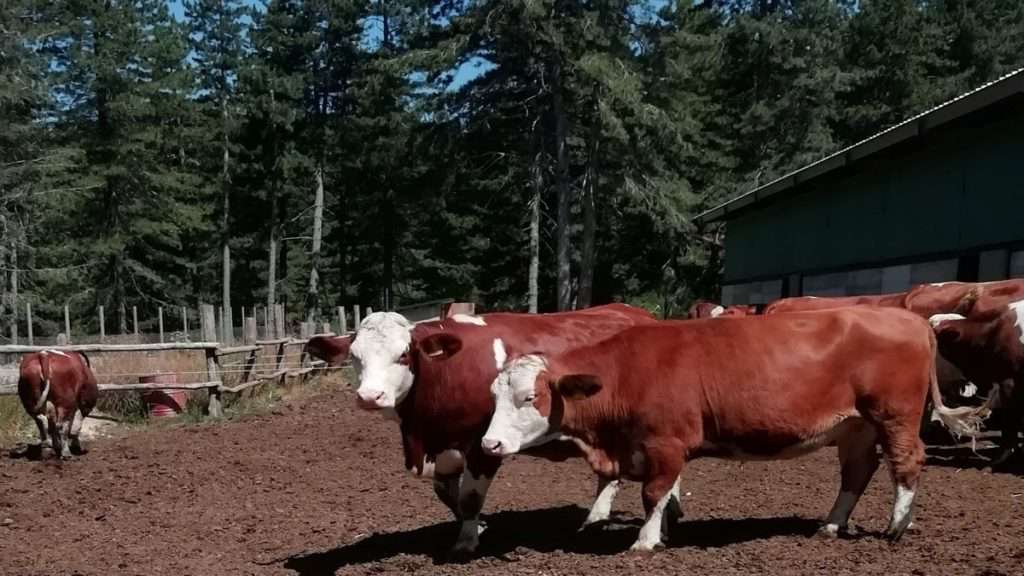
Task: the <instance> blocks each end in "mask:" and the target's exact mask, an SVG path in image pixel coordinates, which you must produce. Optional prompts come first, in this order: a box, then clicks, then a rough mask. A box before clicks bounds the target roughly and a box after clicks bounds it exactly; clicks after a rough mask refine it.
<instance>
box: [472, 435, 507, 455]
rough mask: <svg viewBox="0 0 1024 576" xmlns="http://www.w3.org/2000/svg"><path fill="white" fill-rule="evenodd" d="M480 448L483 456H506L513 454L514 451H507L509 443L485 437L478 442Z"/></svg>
mask: <svg viewBox="0 0 1024 576" xmlns="http://www.w3.org/2000/svg"><path fill="white" fill-rule="evenodd" d="M480 447H481V448H483V451H484V453H485V454H487V455H489V456H502V457H504V456H508V455H509V454H512V453H513V452H515V450H509V443H508V442H504V441H502V440H498V439H496V438H487V437H485V438H484V439H482V440H481V441H480Z"/></svg>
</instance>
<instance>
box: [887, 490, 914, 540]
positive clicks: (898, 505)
mask: <svg viewBox="0 0 1024 576" xmlns="http://www.w3.org/2000/svg"><path fill="white" fill-rule="evenodd" d="M913 504H914V491H913V490H912V489H910V488H907V487H906V486H903V485H902V484H897V485H896V501H895V502H894V503H893V507H892V523H891V524H889V532H902V531H903V530H904V529H906V527H907V526H908V525H909V524H910V509H911V507H912V506H913Z"/></svg>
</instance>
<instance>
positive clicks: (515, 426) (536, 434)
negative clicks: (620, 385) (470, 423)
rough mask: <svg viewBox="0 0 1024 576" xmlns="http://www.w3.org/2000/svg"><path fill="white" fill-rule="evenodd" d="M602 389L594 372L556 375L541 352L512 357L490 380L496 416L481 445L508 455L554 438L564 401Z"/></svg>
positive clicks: (497, 453) (491, 451)
mask: <svg viewBox="0 0 1024 576" xmlns="http://www.w3.org/2000/svg"><path fill="white" fill-rule="evenodd" d="M600 389H601V383H600V381H598V379H597V378H596V377H595V376H590V375H583V374H573V375H568V376H562V377H559V378H556V377H555V376H554V375H553V374H552V373H551V372H549V371H548V365H547V361H546V360H545V358H544V357H543V356H541V355H539V354H529V355H526V356H522V357H519V358H516V359H514V360H511V361H509V362H508V363H507V364H506V366H505V368H504V369H503V370H502V371H501V372H500V373H499V374H498V377H497V378H495V379H494V382H493V383H492V384H491V394H492V395H493V396H494V416H493V417H492V418H491V424H490V426H489V427H488V428H487V432H486V433H485V434H484V437H483V439H482V440H481V442H480V445H481V447H482V448H483V449H484V452H486V453H488V454H491V455H493V456H508V455H510V454H515V453H516V452H519V451H521V450H523V449H526V448H530V447H532V446H536V445H539V444H543V443H545V442H547V441H549V440H552V439H554V438H555V437H557V436H558V434H559V427H560V425H561V417H562V409H563V406H564V405H563V401H564V400H575V399H582V398H585V397H589V396H592V395H594V394H596V393H597V392H598V391H600Z"/></svg>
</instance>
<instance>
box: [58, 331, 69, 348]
mask: <svg viewBox="0 0 1024 576" xmlns="http://www.w3.org/2000/svg"><path fill="white" fill-rule="evenodd" d="M68 344H69V342H68V335H67V334H65V333H63V332H61V333H60V334H57V346H67V345H68Z"/></svg>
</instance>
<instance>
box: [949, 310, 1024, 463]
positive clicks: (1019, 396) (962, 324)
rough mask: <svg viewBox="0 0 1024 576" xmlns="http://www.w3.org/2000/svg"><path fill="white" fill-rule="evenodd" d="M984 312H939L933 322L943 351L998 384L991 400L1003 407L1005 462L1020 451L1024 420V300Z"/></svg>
mask: <svg viewBox="0 0 1024 576" xmlns="http://www.w3.org/2000/svg"><path fill="white" fill-rule="evenodd" d="M987 309H988V310H989V312H988V313H987V314H985V315H984V316H977V317H971V318H965V317H963V316H961V315H959V314H936V315H935V316H932V318H931V322H932V326H933V327H934V330H935V335H936V337H937V339H938V343H939V350H940V351H941V352H942V354H943V355H944V356H945V357H946V358H948V359H949V360H950V362H952V363H953V364H955V365H956V366H957V367H958V368H960V370H962V371H963V373H964V374H965V375H966V376H967V377H968V378H970V379H971V380H974V381H977V382H984V383H989V382H992V383H996V387H995V389H994V390H993V391H992V392H991V393H990V395H989V400H988V402H986V405H988V406H989V407H991V408H995V409H997V411H996V414H997V416H998V422H999V427H1000V429H1001V430H1002V434H1001V438H1000V446H1001V448H1002V453H1001V454H1000V456H999V457H998V458H997V459H996V461H995V463H994V464H993V466H999V465H1001V464H1003V463H1005V462H1006V461H1008V460H1009V458H1010V457H1011V456H1012V455H1013V454H1014V453H1015V452H1016V451H1017V448H1018V445H1019V442H1020V440H1019V433H1020V430H1021V426H1022V420H1024V300H1018V301H1016V302H1011V303H1009V304H1006V305H1004V306H1003V307H1002V308H1001V309H999V310H995V309H994V307H993V306H992V305H987Z"/></svg>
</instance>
